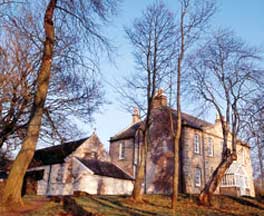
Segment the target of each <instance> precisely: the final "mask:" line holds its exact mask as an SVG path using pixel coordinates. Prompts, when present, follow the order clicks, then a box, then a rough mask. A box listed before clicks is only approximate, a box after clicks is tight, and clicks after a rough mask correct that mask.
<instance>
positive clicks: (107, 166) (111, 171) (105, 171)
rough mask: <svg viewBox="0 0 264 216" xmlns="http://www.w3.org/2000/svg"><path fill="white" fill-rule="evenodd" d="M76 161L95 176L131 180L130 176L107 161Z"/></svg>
mask: <svg viewBox="0 0 264 216" xmlns="http://www.w3.org/2000/svg"><path fill="white" fill-rule="evenodd" d="M78 160H79V161H80V162H81V163H82V164H84V165H85V166H86V167H87V168H88V169H90V170H91V171H92V172H93V173H94V174H95V175H100V176H107V177H112V178H119V179H126V180H133V178H132V177H131V176H129V175H128V174H127V173H125V172H124V171H123V170H121V169H120V168H119V167H117V166H116V165H115V164H113V163H111V162H107V161H100V160H95V159H89V160H87V159H81V158H78Z"/></svg>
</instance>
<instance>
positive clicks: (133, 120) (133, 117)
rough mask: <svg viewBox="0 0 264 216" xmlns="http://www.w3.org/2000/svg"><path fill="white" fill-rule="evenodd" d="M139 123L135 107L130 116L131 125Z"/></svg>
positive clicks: (137, 110)
mask: <svg viewBox="0 0 264 216" xmlns="http://www.w3.org/2000/svg"><path fill="white" fill-rule="evenodd" d="M139 121H140V115H139V109H138V108H137V107H135V108H134V109H133V114H132V124H135V123H137V122H139Z"/></svg>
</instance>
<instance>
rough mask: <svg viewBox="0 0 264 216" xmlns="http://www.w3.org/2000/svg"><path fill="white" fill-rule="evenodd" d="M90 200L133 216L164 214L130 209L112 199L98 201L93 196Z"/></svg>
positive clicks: (134, 208) (104, 198) (157, 215)
mask: <svg viewBox="0 0 264 216" xmlns="http://www.w3.org/2000/svg"><path fill="white" fill-rule="evenodd" d="M89 198H91V199H92V200H94V201H96V202H97V203H99V204H101V205H105V206H108V207H110V208H115V209H117V210H120V211H123V212H126V213H128V214H129V215H133V216H150V215H156V216H163V215H162V214H158V213H155V212H152V211H146V210H142V209H139V208H136V207H135V206H134V207H133V208H132V207H129V206H125V205H124V204H123V203H122V202H120V201H119V200H114V199H111V198H110V197H109V198H107V197H100V198H99V199H97V198H95V197H92V196H91V197H89ZM106 202H108V203H106ZM164 216H165V215H164Z"/></svg>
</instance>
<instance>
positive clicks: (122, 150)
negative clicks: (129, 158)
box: [119, 143, 125, 160]
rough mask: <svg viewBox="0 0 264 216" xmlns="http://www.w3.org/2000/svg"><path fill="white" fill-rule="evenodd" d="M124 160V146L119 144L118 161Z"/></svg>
mask: <svg viewBox="0 0 264 216" xmlns="http://www.w3.org/2000/svg"><path fill="white" fill-rule="evenodd" d="M124 158H125V144H124V143H119V160H122V159H124Z"/></svg>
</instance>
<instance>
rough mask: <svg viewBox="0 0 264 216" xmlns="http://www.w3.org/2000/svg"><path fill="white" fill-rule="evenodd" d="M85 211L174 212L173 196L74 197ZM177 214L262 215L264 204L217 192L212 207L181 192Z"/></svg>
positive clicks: (114, 215) (116, 215) (111, 214)
mask: <svg viewBox="0 0 264 216" xmlns="http://www.w3.org/2000/svg"><path fill="white" fill-rule="evenodd" d="M74 199H75V200H76V202H77V203H78V204H79V205H80V206H82V207H83V208H84V209H85V210H86V211H88V212H91V213H94V214H99V215H106V216H121V215H122V216H132V215H133V216H137V215H138V216H150V215H160V216H167V215H168V216H169V215H174V214H173V212H172V210H171V209H170V208H169V206H170V199H169V197H167V196H162V195H147V196H145V197H144V203H142V204H135V203H134V202H132V201H131V200H130V199H128V198H127V197H124V196H86V197H78V198H74ZM176 212H177V213H176V215H180V216H181V215H210V216H224V215H260V216H261V215H263V216H264V205H262V204H260V203H258V202H256V201H255V200H252V199H248V198H239V199H238V198H232V197H225V196H215V197H214V198H213V207H210V208H207V207H203V206H199V205H197V197H196V196H186V195H184V196H181V197H180V199H179V202H178V206H177V211H176Z"/></svg>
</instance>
